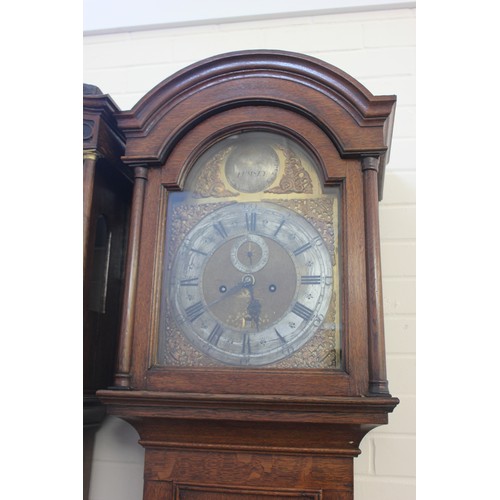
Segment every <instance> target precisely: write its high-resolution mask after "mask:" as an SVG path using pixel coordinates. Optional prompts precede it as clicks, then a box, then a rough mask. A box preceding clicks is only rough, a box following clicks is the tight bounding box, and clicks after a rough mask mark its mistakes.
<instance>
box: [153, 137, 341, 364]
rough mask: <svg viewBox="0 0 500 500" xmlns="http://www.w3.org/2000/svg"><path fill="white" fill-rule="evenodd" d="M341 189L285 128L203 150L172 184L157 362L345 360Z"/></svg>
mask: <svg viewBox="0 0 500 500" xmlns="http://www.w3.org/2000/svg"><path fill="white" fill-rule="evenodd" d="M339 198H340V191H339V189H338V187H331V188H324V187H323V186H322V184H321V181H320V180H319V176H318V167H317V166H316V165H314V161H313V159H312V157H311V156H310V155H309V154H308V153H307V152H306V151H305V149H303V148H302V147H301V146H299V145H298V144H297V143H295V142H294V141H292V140H291V139H289V138H287V137H284V136H281V135H279V134H275V133H269V132H244V133H240V134H234V135H232V136H230V137H227V138H225V139H223V140H221V141H219V142H217V143H216V144H214V145H213V146H212V147H210V148H208V150H207V151H205V152H204V153H203V154H201V156H200V157H199V159H198V160H197V161H196V163H195V165H194V166H193V167H192V169H191V173H190V175H189V176H188V178H187V179H186V183H185V186H184V191H183V192H179V193H169V195H168V207H167V219H166V220H167V224H166V229H167V231H166V238H165V247H166V253H165V257H164V259H165V260H164V265H163V269H164V280H163V294H162V297H163V298H162V306H161V307H162V309H161V319H160V335H159V339H158V351H157V352H158V360H159V364H160V365H167V366H169V365H173V366H198V367H203V366H217V365H226V366H248V367H260V366H270V367H273V368H274V367H278V368H303V367H307V368H339V367H340V345H341V343H340V327H339V325H340V301H339V289H340V288H339V287H340V275H339V266H338V265H337V261H338V258H339V248H340V247H339V232H340V218H339V213H338V212H339Z"/></svg>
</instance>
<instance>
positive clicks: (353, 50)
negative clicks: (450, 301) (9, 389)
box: [84, 9, 416, 500]
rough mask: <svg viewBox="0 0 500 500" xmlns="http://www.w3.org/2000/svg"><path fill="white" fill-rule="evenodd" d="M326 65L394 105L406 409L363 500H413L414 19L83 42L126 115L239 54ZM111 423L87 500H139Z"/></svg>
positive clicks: (366, 466)
mask: <svg viewBox="0 0 500 500" xmlns="http://www.w3.org/2000/svg"><path fill="white" fill-rule="evenodd" d="M253 48H255V49H257V48H262V49H283V50H290V51H295V52H301V53H305V54H308V55H312V56H315V57H318V58H321V59H323V60H325V61H327V62H329V63H331V64H333V65H335V66H337V67H339V68H340V69H342V70H344V71H346V72H347V73H349V74H350V75H352V76H353V77H354V78H356V79H358V80H359V81H360V82H361V83H362V84H364V85H365V86H366V87H367V88H368V89H369V90H370V91H371V92H372V93H373V94H376V95H377V94H396V95H397V96H398V106H397V111H396V122H395V127H394V137H393V143H392V154H391V160H390V163H389V165H388V167H387V171H386V179H385V189H384V200H383V201H382V203H381V205H380V216H381V238H382V272H383V285H384V307H385V323H386V344H387V361H388V377H389V386H390V390H391V392H392V394H393V395H395V396H397V397H399V398H400V400H401V403H400V405H399V406H398V407H397V408H396V410H395V412H394V414H392V415H390V417H389V418H390V423H389V425H387V426H384V427H381V428H378V429H376V430H375V431H373V432H371V433H369V434H368V435H367V437H366V438H365V439H364V440H363V442H362V445H361V448H362V454H361V456H360V457H358V458H357V459H356V460H355V497H356V500H414V499H415V385H416V382H415V361H416V355H415V312H416V311H415V302H416V299H415V265H416V264H415V262H416V258H415V203H416V198H415V189H416V179H415V168H416V160H415V10H413V9H394V10H380V11H364V12H353V13H339V14H328V15H316V16H312V15H311V16H302V17H296V16H294V17H290V18H284V17H283V18H273V19H267V20H253V21H245V22H243V21H242V22H231V23H219V24H203V25H197V26H185V27H179V26H178V27H172V28H164V29H155V30H144V31H131V32H120V33H114V34H106V35H92V36H90V35H89V36H85V37H84V82H85V83H91V84H94V85H97V86H98V87H99V88H100V89H101V90H102V91H103V92H104V93H107V94H110V95H111V96H112V98H113V99H114V100H115V102H116V103H117V104H118V106H120V108H121V109H124V110H125V109H130V108H131V107H132V106H133V105H134V104H135V103H136V102H137V101H138V100H139V99H140V98H141V97H142V96H143V95H144V94H145V93H146V92H148V91H149V90H150V89H151V88H152V87H153V86H154V85H156V84H157V83H159V82H160V81H162V80H163V79H165V78H166V77H168V76H169V75H171V74H172V73H173V72H175V71H177V70H179V69H181V68H183V67H185V66H187V65H188V64H191V63H193V62H196V61H198V60H200V59H203V58H205V57H208V56H212V55H215V54H219V53H222V52H229V51H234V50H240V49H253ZM137 438H138V436H137V434H136V433H135V431H134V430H133V429H131V428H130V427H129V426H128V425H127V424H125V423H124V422H122V421H121V420H118V419H115V418H109V419H108V420H107V421H106V422H105V425H104V426H103V428H102V429H101V430H100V431H99V433H98V436H97V442H96V448H95V455H94V462H93V468H92V482H91V492H90V496H91V500H137V499H140V498H141V494H142V493H141V492H142V461H143V451H142V448H141V447H140V446H139V445H138V444H137Z"/></svg>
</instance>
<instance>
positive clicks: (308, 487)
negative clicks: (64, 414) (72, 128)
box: [98, 51, 398, 500]
mask: <svg viewBox="0 0 500 500" xmlns="http://www.w3.org/2000/svg"><path fill="white" fill-rule="evenodd" d="M395 102H396V98H395V96H373V95H372V94H371V93H370V92H369V91H368V90H367V89H366V88H364V87H363V86H362V85H361V84H360V83H359V82H357V81H356V80H354V79H353V78H352V77H350V76H349V75H347V74H346V73H344V72H342V71H341V70H339V69H338V68H335V67H333V66H331V65H329V64H327V63H325V62H323V61H320V60H318V59H315V58H312V57H309V56H305V55H301V54H294V53H288V52H282V51H243V52H237V53H228V54H222V55H220V56H215V57H213V58H210V59H207V60H204V61H200V62H198V63H196V64H194V65H192V66H190V67H187V68H185V69H184V70H181V71H180V72H179V73H177V74H175V75H173V76H172V77H170V78H168V79H166V80H165V81H163V82H161V83H160V84H159V85H158V86H157V87H155V88H153V89H152V90H151V91H150V92H149V93H148V94H146V95H145V96H144V97H143V98H142V99H141V100H140V101H139V102H138V103H137V105H136V106H134V108H133V109H132V110H130V111H123V112H117V113H116V120H117V124H118V126H119V128H120V130H121V132H122V133H123V135H124V137H125V139H126V149H125V153H124V154H123V156H122V161H123V162H124V163H125V164H126V165H127V166H128V167H129V168H130V169H131V171H132V172H133V175H134V191H133V197H132V206H131V216H130V230H129V240H128V245H127V247H128V252H127V271H126V279H125V282H126V283H125V288H124V294H123V304H122V306H123V308H122V311H123V312H122V320H121V328H120V336H119V347H118V352H117V367H116V371H115V377H114V386H113V387H112V388H110V389H108V390H100V391H99V393H98V395H99V397H100V398H101V400H102V401H103V402H104V403H105V404H106V405H107V411H108V413H110V414H112V415H116V416H118V417H121V418H123V419H125V420H126V421H128V422H129V423H130V424H131V425H133V426H134V428H135V429H136V430H137V432H138V434H139V436H140V443H141V444H142V446H144V448H145V451H146V453H145V468H144V499H145V500H159V499H162V500H165V499H169V500H170V499H189V500H194V499H200V498H204V499H211V498H214V499H215V498H217V499H224V500H243V499H247V498H248V499H250V498H270V497H272V498H277V499H278V498H279V499H287V500H288V499H292V498H311V499H320V498H321V499H323V500H352V499H353V458H354V457H356V456H357V455H359V453H360V449H359V445H360V442H361V439H362V438H363V436H364V435H365V434H366V433H367V432H369V431H370V430H372V429H373V428H375V427H377V426H379V425H384V424H387V422H388V413H390V412H392V411H393V409H394V408H395V407H396V405H397V404H398V400H397V398H393V397H392V396H391V394H390V393H389V388H388V381H387V375H386V365H385V363H386V362H385V347H384V325H383V308H382V304H383V300H382V289H381V270H380V239H379V227H378V203H379V200H380V199H381V197H382V194H383V190H382V188H383V180H384V168H385V165H386V164H387V162H388V159H389V150H390V142H391V134H392V123H393V119H394V108H395Z"/></svg>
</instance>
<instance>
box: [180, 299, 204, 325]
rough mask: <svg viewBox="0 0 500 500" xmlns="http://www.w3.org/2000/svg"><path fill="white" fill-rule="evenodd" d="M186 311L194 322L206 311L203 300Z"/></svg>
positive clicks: (189, 318) (188, 317)
mask: <svg viewBox="0 0 500 500" xmlns="http://www.w3.org/2000/svg"><path fill="white" fill-rule="evenodd" d="M184 312H185V313H186V316H187V319H188V320H189V321H191V323H192V322H193V321H194V320H195V319H197V318H199V317H200V316H201V315H202V314H203V313H204V312H205V306H204V305H203V304H202V303H201V302H197V303H196V304H193V305H192V306H189V307H188V308H186V310H185V311H184Z"/></svg>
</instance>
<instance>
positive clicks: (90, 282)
mask: <svg viewBox="0 0 500 500" xmlns="http://www.w3.org/2000/svg"><path fill="white" fill-rule="evenodd" d="M117 111H118V107H117V106H116V104H115V103H114V102H113V100H112V99H111V98H110V97H109V96H108V95H105V94H103V93H102V92H101V91H100V89H98V88H97V87H95V86H93V85H86V84H84V86H83V429H84V447H83V450H84V498H85V499H86V498H87V497H88V490H89V485H90V470H91V462H92V452H93V443H94V435H95V432H96V431H97V429H98V428H99V426H100V424H101V422H102V420H103V418H104V416H105V408H104V406H103V405H102V404H101V402H100V401H99V400H98V399H97V397H96V391H97V390H98V389H104V388H107V387H109V385H111V384H112V383H113V376H114V361H115V358H116V349H117V345H118V335H119V330H120V310H121V295H122V287H123V278H124V271H125V249H126V242H127V231H128V218H129V209H130V202H131V198H132V176H131V174H130V171H129V168H128V167H127V166H126V165H124V164H123V163H122V162H121V160H120V157H121V156H122V155H123V153H124V151H125V141H124V137H123V135H122V133H121V132H120V130H119V129H118V127H117V123H116V118H115V113H116V112H117Z"/></svg>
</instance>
